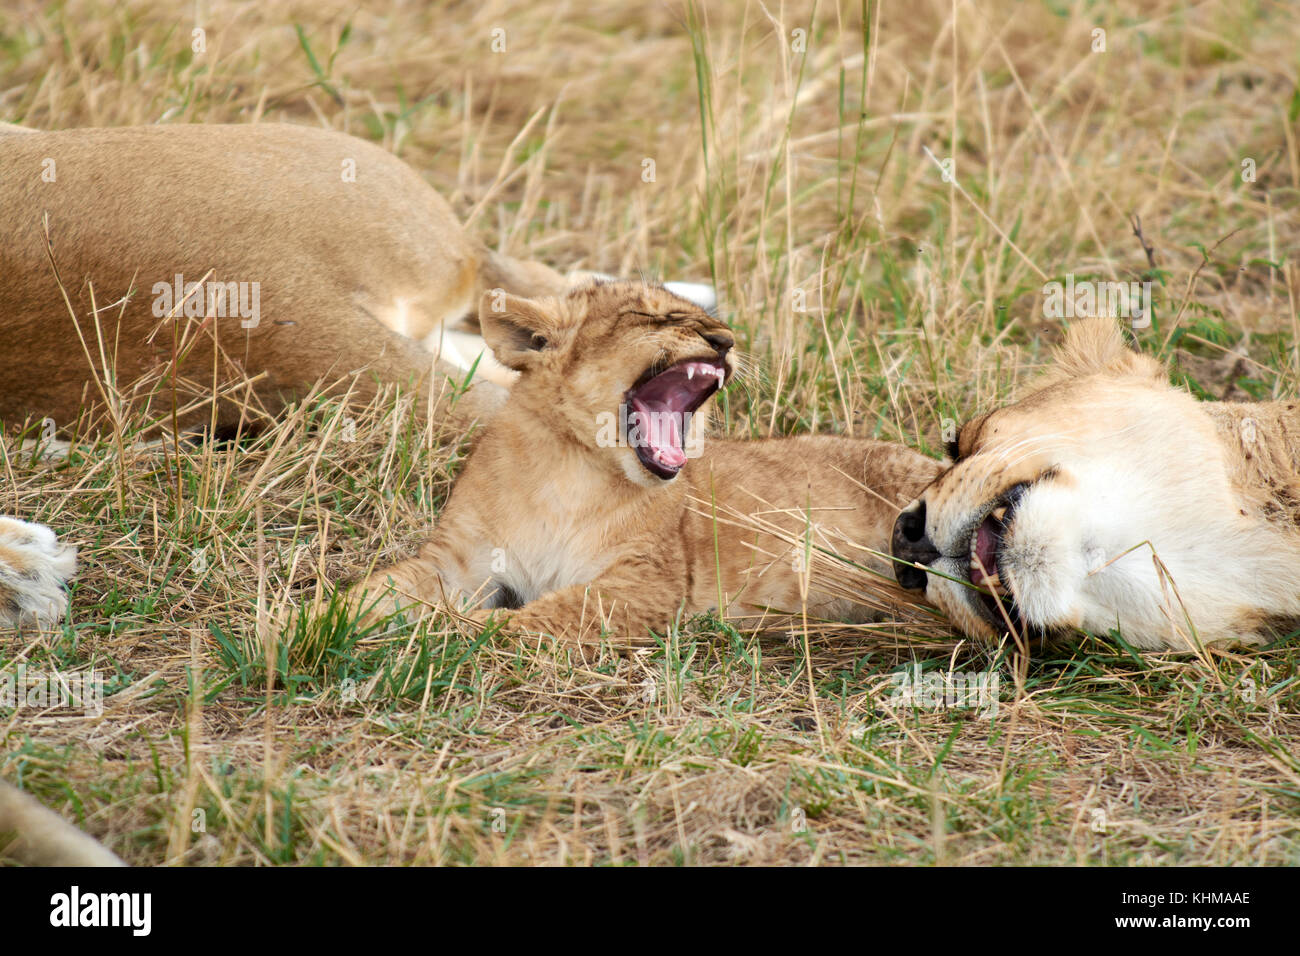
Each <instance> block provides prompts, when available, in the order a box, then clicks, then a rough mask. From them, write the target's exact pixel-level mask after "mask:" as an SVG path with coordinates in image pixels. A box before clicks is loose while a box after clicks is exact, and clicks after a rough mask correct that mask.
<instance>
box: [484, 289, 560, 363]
mask: <svg viewBox="0 0 1300 956" xmlns="http://www.w3.org/2000/svg"><path fill="white" fill-rule="evenodd" d="M557 305H558V303H557V302H556V300H555V299H553V298H549V297H548V298H543V299H523V298H520V297H519V296H517V295H510V293H508V292H504V291H502V290H500V289H489V290H488V291H486V292H484V293H483V298H482V299H480V300H479V307H478V323H479V328H480V329H481V330H482V332H483V341H484V342H486V343H487V345H488V348H490V349H491V350H492V354H493V355H495V356H496V357H497V361H498V362H500V363H501V364H502V365H504V366H506V367H507V368H512V369H514V370H515V371H517V372H522V371H524V370H525V369H527V368H531V367H532V366H533V365H535V364H536V363H537V361H538V359H539V358H540V357H541V356H542V355H544V354H546V353H547V352H548V351H550V350H552V349H554V348H556V347H557V346H559V345H560V344H561V343H560V338H561V336H562V334H563V326H562V324H561V322H560V319H559V315H558V314H557V308H556V307H557Z"/></svg>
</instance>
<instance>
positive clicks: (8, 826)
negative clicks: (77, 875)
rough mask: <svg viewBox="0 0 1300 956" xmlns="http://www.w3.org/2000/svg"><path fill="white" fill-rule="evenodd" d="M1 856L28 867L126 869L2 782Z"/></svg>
mask: <svg viewBox="0 0 1300 956" xmlns="http://www.w3.org/2000/svg"><path fill="white" fill-rule="evenodd" d="M0 856H2V857H6V858H8V859H12V860H17V861H18V862H20V863H26V864H27V865H28V866H125V865H126V864H124V863H123V862H122V861H121V860H120V859H118V857H117V856H116V855H115V854H114V853H112V852H111V851H109V850H106V849H105V848H104V847H103V846H102V845H100V844H99V843H98V842H97V841H95V840H94V839H92V838H91V837H89V836H87V835H86V834H84V833H82V832H81V831H80V830H78V829H77V828H76V827H74V826H73V825H72V824H70V823H68V822H67V821H66V820H64V819H63V818H62V817H61V816H59V815H58V814H57V813H55V812H54V811H52V810H49V809H47V808H46V807H43V806H41V804H39V803H37V802H36V800H34V799H33V798H32V797H30V796H28V795H27V794H25V793H23V792H22V791H21V790H18V789H17V788H15V787H11V786H10V785H9V784H7V783H5V782H4V781H3V780H0Z"/></svg>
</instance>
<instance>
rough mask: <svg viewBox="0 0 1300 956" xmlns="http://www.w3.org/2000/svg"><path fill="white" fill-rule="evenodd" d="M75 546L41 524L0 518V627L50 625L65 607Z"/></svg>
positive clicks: (57, 618) (75, 565)
mask: <svg viewBox="0 0 1300 956" xmlns="http://www.w3.org/2000/svg"><path fill="white" fill-rule="evenodd" d="M76 570H77V549H76V548H74V547H73V546H72V545H68V544H61V543H60V542H59V539H58V537H56V536H55V534H54V532H53V531H51V530H50V529H49V528H47V527H45V525H41V524H29V523H28V522H26V521H19V520H18V519H17V518H0V627H33V626H34V627H41V628H44V627H51V626H53V625H54V624H56V623H58V621H59V619H60V618H61V617H63V615H64V613H65V612H66V611H67V610H68V595H67V593H66V592H65V591H64V590H63V585H64V583H65V582H66V581H67V580H68V578H70V577H72V575H73V573H74V572H75V571H76Z"/></svg>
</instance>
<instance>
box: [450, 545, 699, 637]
mask: <svg viewBox="0 0 1300 956" xmlns="http://www.w3.org/2000/svg"><path fill="white" fill-rule="evenodd" d="M685 595H686V583H685V581H684V580H678V575H677V574H676V573H674V572H673V571H672V570H671V569H669V568H665V567H664V566H663V565H662V564H659V563H657V562H654V561H642V560H632V561H623V562H620V563H618V564H616V565H614V566H613V567H611V568H610V569H608V570H607V571H605V572H604V573H603V574H601V575H599V576H598V577H596V578H595V580H593V581H591V582H590V583H588V584H579V585H575V586H573V587H568V588H562V589H560V590H558V591H552V592H551V593H550V594H544V595H542V596H541V597H539V598H538V599H537V600H535V601H530V602H528V603H527V604H525V605H524V606H523V607H521V608H519V609H518V610H516V611H510V612H502V611H496V612H486V611H480V612H478V613H477V614H476V615H475V616H476V617H478V618H480V619H486V618H487V616H488V613H494V614H496V616H497V618H498V619H501V617H502V615H503V614H506V613H508V617H509V621H508V627H509V628H510V630H512V631H527V632H529V633H541V634H548V635H550V636H551V637H555V638H558V639H560V640H563V641H568V642H571V643H575V644H597V643H599V642H600V640H601V637H602V634H603V635H604V636H605V638H606V639H608V640H609V641H611V642H612V643H613V644H615V645H616V646H622V647H635V646H644V645H649V644H652V643H653V640H654V639H653V637H652V636H651V632H652V631H653V632H655V633H657V634H664V633H666V632H667V631H668V629H669V628H670V627H671V626H672V625H673V624H674V623H677V622H678V620H679V618H683V619H684V618H685V617H688V616H689V614H690V613H691V610H692V609H690V608H687V607H685V606H684V605H685Z"/></svg>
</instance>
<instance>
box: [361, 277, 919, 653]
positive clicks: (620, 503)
mask: <svg viewBox="0 0 1300 956" xmlns="http://www.w3.org/2000/svg"><path fill="white" fill-rule="evenodd" d="M493 304H494V303H493V300H492V297H491V296H485V297H484V299H483V302H482V305H481V309H480V315H479V324H480V326H481V328H482V330H483V335H484V338H485V340H486V341H487V343H488V345H489V346H490V347H491V348H492V350H493V352H494V353H495V355H496V357H497V359H498V360H499V361H500V362H502V363H503V364H505V365H506V366H508V367H510V368H513V369H516V370H518V371H519V373H520V376H519V380H518V382H517V383H516V384H515V386H514V388H513V389H512V390H511V393H510V397H509V399H508V400H507V401H506V404H505V405H504V407H503V408H502V409H501V411H500V412H499V413H498V414H497V416H496V417H495V418H494V419H493V420H492V421H491V423H490V424H489V425H488V426H487V427H486V429H485V431H484V433H483V434H482V436H481V437H480V438H479V440H478V444H477V446H476V447H475V448H474V450H473V451H472V453H471V454H470V456H469V459H468V460H467V462H466V464H465V468H464V471H463V473H462V474H461V476H460V477H459V479H458V481H457V482H456V484H455V486H454V488H453V489H452V493H451V496H450V498H449V500H448V502H447V505H446V507H445V509H444V511H443V513H442V515H441V517H440V520H439V522H438V524H437V527H436V528H435V529H434V531H433V534H432V536H431V537H430V538H429V540H428V541H427V543H425V544H424V546H423V547H422V548H421V549H420V552H419V554H418V556H417V557H414V558H411V559H409V560H406V561H402V562H400V563H398V564H396V565H394V566H392V567H389V568H386V569H383V570H381V571H378V572H377V573H375V574H374V575H372V576H371V577H370V578H369V579H368V580H367V581H366V582H365V583H364V584H363V585H362V587H361V589H360V590H359V599H360V600H361V601H363V602H366V603H367V604H369V605H373V610H371V612H370V613H371V615H372V618H373V617H375V616H380V615H384V614H388V613H390V612H392V611H393V610H394V609H396V608H398V607H411V606H415V607H416V608H419V607H420V606H431V605H434V604H440V603H441V604H447V605H450V606H453V607H456V606H458V605H459V604H460V603H461V602H462V601H473V602H480V603H481V604H482V605H483V608H482V609H480V610H478V611H477V612H475V613H476V615H477V616H478V617H479V619H485V618H486V617H487V616H488V614H489V613H496V614H498V615H504V616H508V618H509V625H510V627H511V629H513V630H525V631H529V632H541V633H546V634H549V635H552V636H554V637H558V638H562V639H566V640H571V641H579V642H590V641H594V640H597V639H599V638H600V637H601V635H602V633H603V634H604V635H606V636H608V637H609V638H611V639H612V640H613V641H614V642H615V643H617V644H619V645H628V644H636V643H640V642H644V641H646V640H647V639H648V638H649V636H650V633H651V632H657V633H665V632H666V630H667V629H668V628H669V626H671V625H672V624H673V623H674V622H676V621H680V620H683V619H684V618H685V617H688V616H690V615H692V614H695V613H698V612H701V611H706V610H709V609H713V608H718V607H719V606H721V607H724V608H726V609H727V610H728V611H729V612H730V613H740V614H757V613H761V612H768V611H773V610H775V611H778V612H789V613H798V612H800V611H802V610H803V609H804V608H805V607H806V609H807V612H808V613H809V614H810V615H813V616H816V617H824V618H831V617H834V618H843V617H862V616H864V615H863V612H864V610H865V607H864V605H865V603H867V602H866V601H865V600H864V601H863V602H862V603H857V602H854V601H851V600H846V599H845V598H843V597H842V596H839V595H837V594H835V593H831V592H830V591H828V590H826V589H823V588H820V587H819V584H818V581H817V579H816V578H815V577H814V578H812V580H811V582H810V584H809V582H808V576H807V575H806V574H804V573H801V571H800V570H798V569H799V568H800V567H801V566H802V565H801V561H800V558H801V556H802V554H801V553H802V552H803V550H804V545H803V544H800V543H799V542H801V541H807V540H811V546H812V547H816V548H818V549H820V548H830V549H833V550H835V551H837V552H838V553H841V554H844V553H845V552H848V555H849V557H851V558H852V559H853V560H854V561H856V562H860V563H861V564H864V565H867V566H870V567H873V568H874V569H876V570H877V571H879V572H883V573H884V574H885V575H887V574H888V567H887V565H888V562H887V561H886V560H885V559H883V558H882V557H880V556H878V555H874V554H872V552H873V551H874V552H880V551H883V550H884V549H885V548H886V547H887V546H888V543H889V535H890V530H891V528H892V526H893V522H894V517H895V515H896V514H897V511H898V507H899V506H900V505H901V504H902V503H903V502H906V501H907V500H909V499H910V498H912V497H913V496H914V495H915V494H916V493H917V492H918V491H920V489H921V488H922V487H923V486H924V485H925V484H926V483H927V482H928V481H929V480H930V479H931V478H932V477H933V476H934V475H935V474H936V473H937V471H938V465H937V463H935V462H933V461H931V460H930V459H928V458H925V457H924V456H922V455H920V454H918V453H916V452H913V451H911V450H909V449H907V448H904V447H902V446H898V445H891V444H887V443H884V442H877V441H869V440H859V439H850V438H835V437H826V436H816V437H814V436H805V437H801V438H787V439H771V440H765V441H710V442H708V443H707V446H706V445H705V443H704V442H703V431H704V424H705V416H706V414H707V411H706V410H707V408H708V407H709V403H710V400H711V399H712V398H713V396H714V395H715V394H716V393H717V392H718V391H719V389H721V388H722V387H723V386H724V385H725V384H726V383H727V382H728V381H730V379H731V377H732V376H733V374H734V372H735V367H736V360H735V356H734V352H733V348H732V346H733V343H734V339H733V337H732V334H731V332H730V330H729V329H728V328H727V327H726V326H725V325H724V324H722V323H721V322H719V321H718V320H717V319H715V318H712V317H711V316H709V315H708V314H706V313H705V312H704V311H702V310H701V309H699V308H698V307H697V306H695V305H693V304H692V303H691V302H689V301H687V300H685V299H682V298H680V297H678V296H676V295H673V294H672V293H670V292H668V291H667V290H665V289H663V288H659V287H654V286H647V285H641V284H634V283H628V282H614V283H600V282H598V283H595V284H592V285H590V286H587V287H584V288H580V289H577V290H574V291H572V292H570V293H569V294H567V295H565V296H563V297H560V298H556V297H549V298H542V299H538V300H526V299H521V298H516V297H513V296H507V297H506V298H505V300H504V303H499V304H501V305H502V311H494V310H493V308H492V306H493ZM754 515H761V521H762V522H764V523H765V527H763V528H762V529H761V530H756V527H755V525H754V524H753V523H751V522H750V521H748V520H746V519H747V517H750V516H754ZM886 580H887V578H886ZM805 587H807V591H806V593H805V590H804V588H805ZM882 590H883V591H888V590H889V588H888V584H887V583H886V584H882ZM864 597H865V596H864ZM492 609H500V610H496V611H493V610H492Z"/></svg>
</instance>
